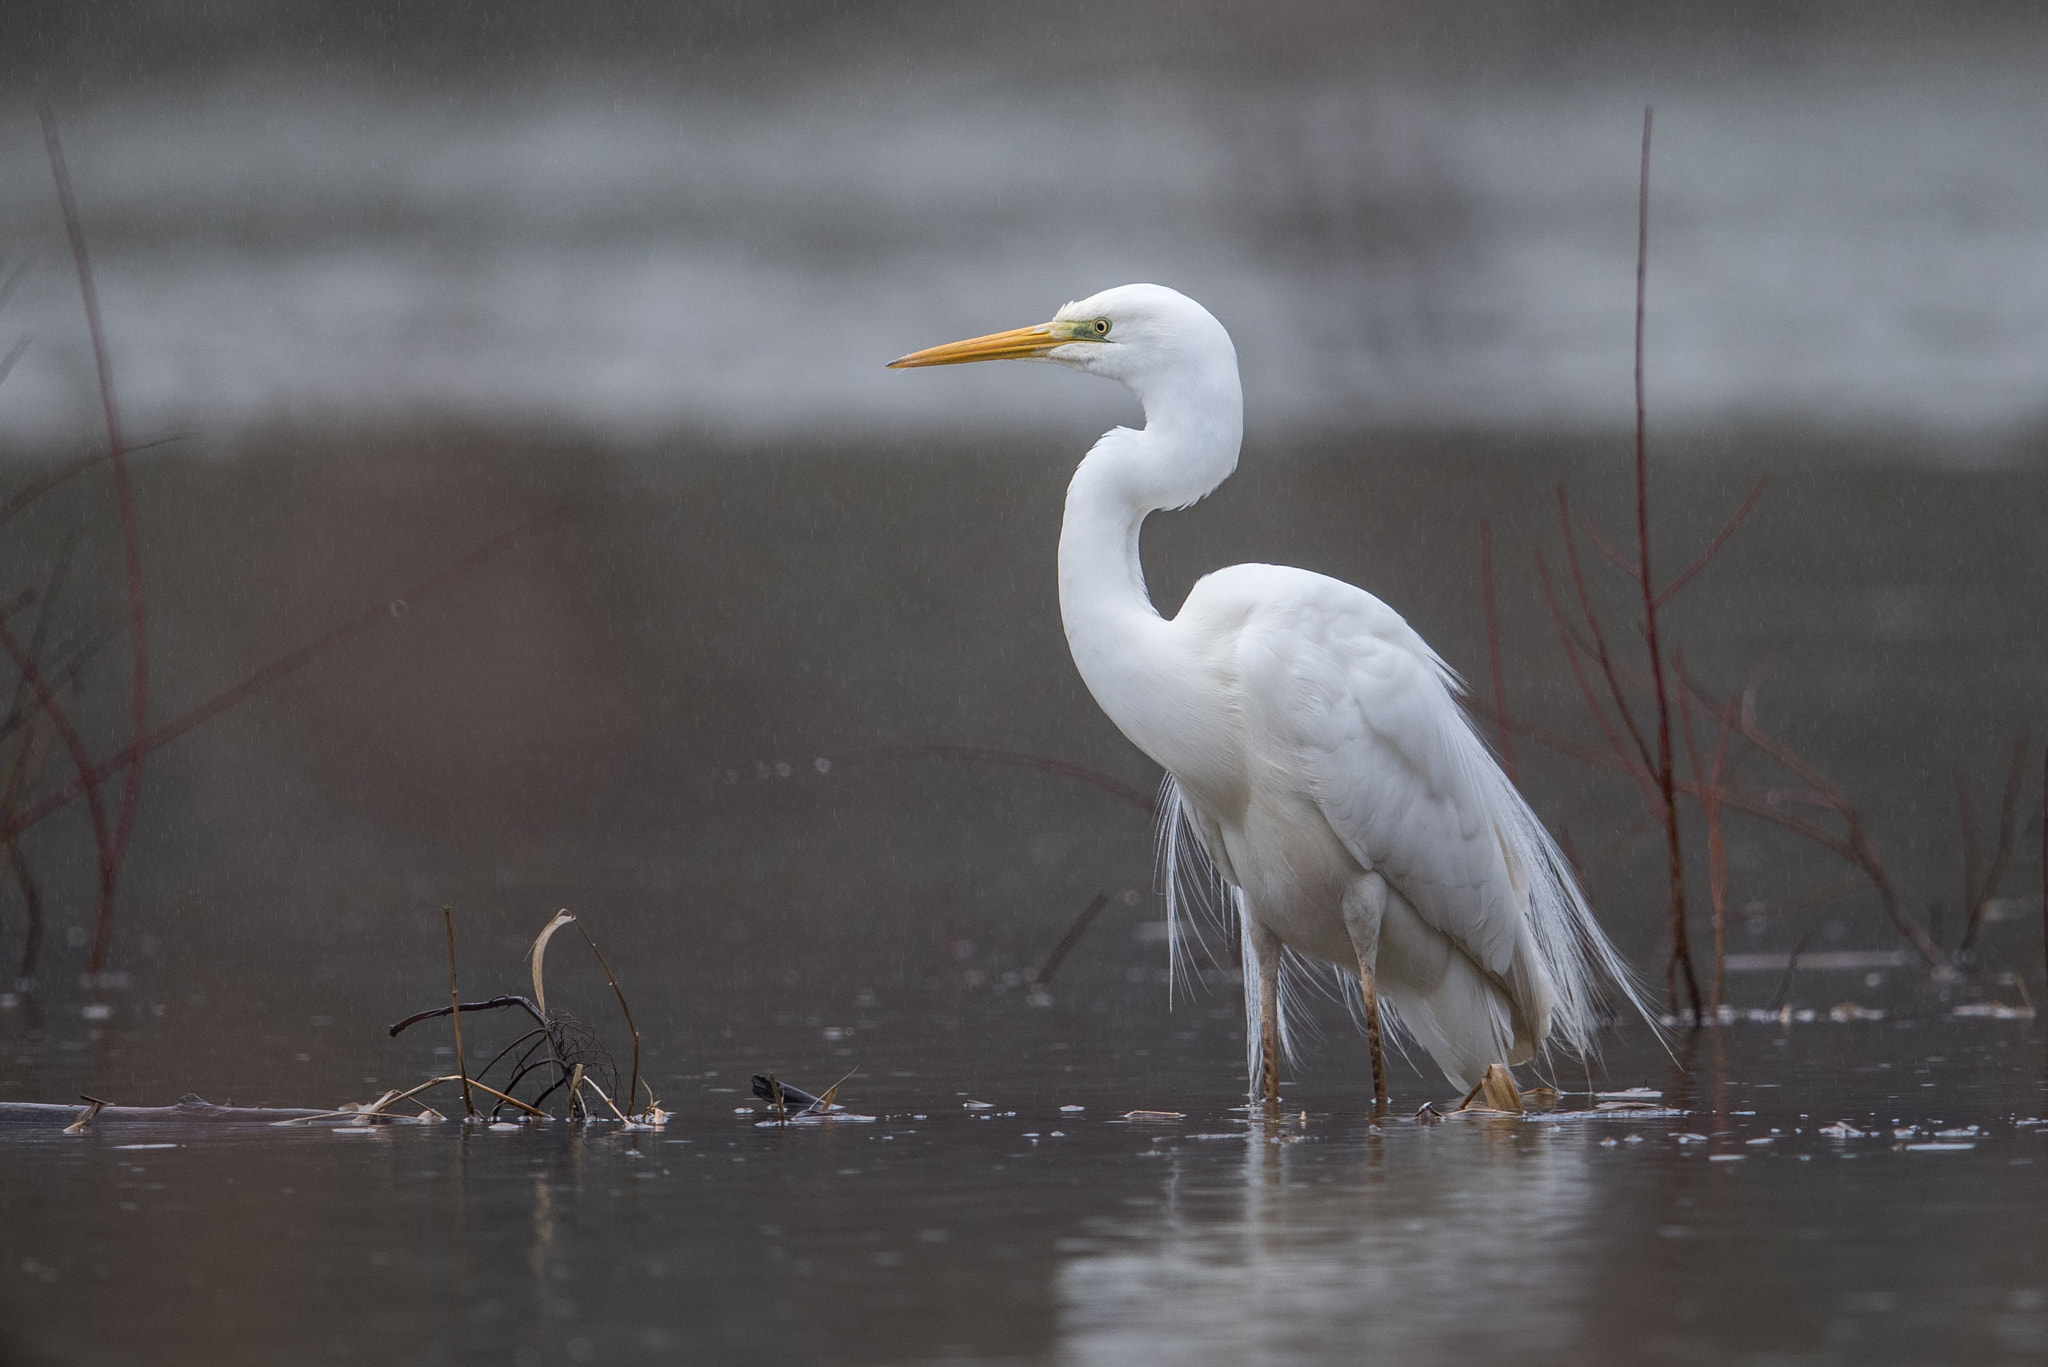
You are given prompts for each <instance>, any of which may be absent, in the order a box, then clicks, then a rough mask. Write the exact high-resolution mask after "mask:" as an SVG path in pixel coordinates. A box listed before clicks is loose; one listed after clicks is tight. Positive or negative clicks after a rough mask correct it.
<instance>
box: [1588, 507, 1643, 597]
mask: <svg viewBox="0 0 2048 1367" xmlns="http://www.w3.org/2000/svg"><path fill="white" fill-rule="evenodd" d="M1579 530H1580V531H1581V532H1582V533H1584V534H1585V537H1586V540H1588V541H1590V542H1592V543H1593V548H1594V549H1595V550H1597V551H1599V552H1600V554H1602V555H1604V556H1606V557H1607V559H1608V562H1609V563H1610V564H1612V565H1613V566H1614V567H1615V568H1616V569H1618V570H1620V571H1621V572H1622V573H1623V574H1625V575H1627V576H1628V577H1629V580H1630V582H1632V583H1637V584H1640V583H1641V582H1642V576H1643V572H1642V570H1641V569H1640V568H1638V567H1637V566H1635V565H1631V564H1629V563H1628V557H1626V556H1624V555H1623V554H1622V553H1621V552H1620V551H1618V550H1616V549H1615V548H1614V547H1613V546H1612V545H1610V544H1608V541H1607V538H1606V537H1604V536H1602V535H1600V529H1599V528H1597V527H1595V526H1594V525H1593V519H1592V518H1590V517H1582V518H1580V519H1579Z"/></svg>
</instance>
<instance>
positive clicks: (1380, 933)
mask: <svg viewBox="0 0 2048 1367" xmlns="http://www.w3.org/2000/svg"><path fill="white" fill-rule="evenodd" d="M992 360H1041V361H1051V362H1054V363H1055V364H1059V365H1064V366H1068V367H1071V368H1072V369H1075V370H1084V371H1087V372H1088V373H1090V374H1093V375H1102V376H1105V377H1107V378H1109V379H1112V380H1118V381H1121V382H1122V383H1123V384H1124V385H1125V386H1127V387H1128V388H1129V389H1130V390H1131V392H1132V393H1133V394H1135V395H1136V396H1137V399H1138V402H1139V403H1140V404H1141V405H1142V406H1143V408H1144V411H1145V426H1144V428H1143V430H1141V431H1133V430H1132V429H1130V428H1127V427H1117V428H1112V429H1111V430H1110V431H1109V432H1107V433H1105V434H1103V436H1102V438H1101V439H1100V440H1099V441H1097V442H1096V443H1095V446H1094V447H1093V449H1091V450H1090V451H1089V452H1088V454H1087V456H1086V457H1085V458H1083V460H1082V461H1081V464H1080V467H1079V468H1078V469H1077V470H1075V472H1074V478H1073V482H1072V483H1071V484H1070V485H1069V486H1068V488H1067V506H1066V515H1065V519H1064V521H1063V522H1062V524H1061V527H1060V549H1059V576H1060V615H1061V617H1062V619H1063V620H1064V621H1065V624H1066V630H1067V642H1068V645H1069V646H1070V647H1071V648H1072V650H1073V654H1074V663H1075V665H1076V666H1077V667H1078V668H1079V669H1080V672H1081V677H1082V679H1083V680H1084V681H1085V682H1086V683H1087V685H1088V688H1089V691H1090V692H1092V693H1093V694H1094V695H1095V700H1096V702H1098V703H1099V704H1100V705H1101V707H1102V710H1103V711H1104V712H1106V713H1107V714H1108V715H1109V718H1110V720H1111V721H1113V722H1115V723H1116V725H1117V727H1118V728H1119V729H1120V730H1122V731H1123V733H1124V734H1125V735H1126V736H1128V737H1130V739H1131V741H1132V743H1133V744H1135V745H1136V746H1137V747H1138V748H1139V749H1140V750H1143V751H1144V752H1145V753H1146V754H1148V755H1150V756H1151V757H1152V758H1153V759H1154V760H1156V761H1157V762H1158V763H1159V765H1160V766H1161V767H1162V768H1164V769H1165V770H1166V771H1167V774H1168V792H1167V816H1166V824H1165V826H1164V828H1163V829H1164V831H1165V835H1164V838H1165V839H1166V840H1168V841H1169V842H1171V841H1173V840H1174V839H1175V838H1176V837H1177V836H1178V835H1179V833H1180V831H1181V830H1182V829H1183V828H1182V825H1181V823H1182V821H1183V820H1184V821H1185V822H1186V825H1187V827H1189V828H1192V831H1193V832H1194V834H1195V836H1196V837H1197V839H1198V840H1199V842H1200V848H1201V850H1202V851H1203V852H1204V853H1205V854H1206V855H1207V857H1208V859H1209V860H1210V861H1211V862H1212V863H1213V865H1214V868H1215V871H1216V872H1217V873H1218V874H1220V875H1221V877H1222V879H1223V880H1224V882H1225V884H1226V885H1227V888H1228V890H1229V893H1228V896H1229V900H1230V902H1231V904H1232V905H1233V907H1234V909H1235V911H1236V915H1237V921H1238V928H1239V934H1240V937H1241V939H1242V942H1243V947H1244V973H1245V1003H1246V1017H1247V1020H1246V1036H1247V1052H1248V1055H1249V1057H1248V1063H1249V1067H1250V1071H1251V1082H1252V1087H1253V1089H1254V1091H1253V1094H1254V1096H1259V1095H1263V1097H1264V1099H1265V1101H1266V1103H1267V1105H1268V1107H1269V1108H1270V1107H1273V1106H1276V1105H1277V1104H1278V1101H1279V1095H1280V1058H1281V1054H1282V1051H1283V1048H1284V1047H1285V1044H1284V1042H1285V1041H1286V1039H1287V1037H1288V1033H1289V1032H1288V1031H1287V1029H1286V1024H1285V1019H1284V1008H1283V1003H1282V993H1281V990H1280V970H1281V962H1282V958H1283V954H1284V952H1285V951H1287V950H1292V951H1294V952H1296V953H1297V954H1299V955H1302V956H1305V957H1306V958H1308V959H1310V960H1321V961H1322V962H1324V963H1327V964H1332V965H1336V966H1337V967H1338V968H1339V969H1340V971H1342V972H1344V973H1355V974H1356V975H1357V977H1358V982H1359V985H1360V993H1361V996H1362V999H1363V1006H1364V1016H1365V1027H1366V1036H1367V1039H1368V1041H1369V1044H1370V1047H1371V1051H1372V1070H1373V1099H1374V1103H1375V1105H1376V1106H1377V1105H1379V1104H1382V1103H1384V1102H1385V1100H1386V1096H1387V1087H1386V1065H1385V1060H1384V1055H1383V1051H1382V1046H1381V1016H1382V1005H1383V1004H1384V1007H1385V1009H1386V1015H1387V1016H1388V1017H1390V1018H1391V1019H1390V1022H1389V1023H1390V1024H1394V1023H1398V1025H1399V1026H1400V1027H1401V1028H1403V1029H1405V1030H1406V1031H1407V1032H1408V1033H1409V1034H1410V1035H1411V1036H1412V1037H1413V1038H1414V1039H1415V1040H1416V1041H1417V1042H1418V1043H1419V1044H1420V1045H1421V1046H1422V1047H1423V1048H1424V1049H1425V1050H1427V1051H1428V1053H1429V1055H1430V1057H1431V1058H1433V1059H1435V1060H1436V1062H1437V1064H1438V1065H1439V1066H1441V1067H1442V1069H1443V1071H1444V1076H1445V1077H1446V1078H1448V1079H1449V1080H1450V1081H1451V1083H1452V1084H1453V1085H1455V1086H1457V1087H1458V1088H1460V1089H1461V1090H1462V1089H1468V1088H1472V1087H1475V1086H1476V1085H1477V1084H1478V1083H1479V1082H1480V1080H1481V1079H1482V1078H1483V1077H1484V1075H1485V1074H1486V1072H1487V1069H1488V1068H1489V1066H1491V1065H1493V1064H1496V1063H1498V1064H1507V1065H1512V1064H1517V1063H1522V1062H1525V1061H1526V1060H1528V1059H1529V1058H1531V1057H1533V1056H1534V1055H1535V1053H1536V1051H1537V1050H1538V1049H1539V1048H1541V1047H1543V1046H1544V1045H1545V1043H1546V1042H1547V1041H1549V1040H1551V1039H1553V1038H1555V1039H1557V1040H1560V1041H1561V1042H1562V1043H1563V1044H1564V1045H1565V1046H1566V1047H1567V1048H1569V1049H1571V1050H1573V1051H1575V1052H1581V1053H1583V1052H1584V1051H1586V1050H1587V1049H1589V1048H1590V1047H1591V1046H1592V1044H1593V1035H1594V1032H1595V1030H1596V1029H1597V1025H1598V1021H1597V1016H1596V1012H1597V1006H1598V999H1599V994H1600V980H1601V979H1602V978H1606V979H1608V980H1610V981H1612V982H1613V983H1614V984H1615V985H1616V986H1617V987H1618V988H1619V989H1620V990H1621V992H1622V993H1623V994H1624V995H1625V996H1627V997H1628V999H1629V1000H1630V1001H1631V1002H1632V1003H1633V1004H1635V1005H1636V1007H1637V1008H1638V1009H1641V1006H1642V1003H1641V1001H1640V999H1639V998H1638V997H1637V994H1636V993H1635V991H1634V989H1633V987H1632V986H1631V983H1630V978H1629V973H1628V970H1627V968H1626V966H1625V965H1624V964H1623V963H1622V962H1621V960H1620V958H1619V956H1617V955H1616V953H1615V951H1614V949H1613V947H1612V946H1611V945H1610V944H1609V943H1608V941H1607V938H1606V936H1604V935H1603V934H1602V933H1601V932H1600V928H1599V926H1598V925H1597V924H1596V923H1595V921H1594V920H1593V916H1592V913H1591V911H1590V910H1589V909H1588V908H1587V906H1586V902H1585V899H1584V897H1583V896H1582V895H1581V894H1580V892H1579V889H1578V886H1577V884H1576V882H1575V881H1574V880H1573V878H1572V875H1571V873H1570V871H1569V870H1568V868H1567V866H1566V864H1565V861H1564V859H1563V857H1562V856H1561V855H1560V854H1559V852H1558V849H1557V846H1556V845H1555V844H1554V843H1553V842H1552V841H1551V839H1550V836H1549V834H1548V833H1547V832H1546V831H1545V830H1544V829H1543V826H1542V824H1541V823H1540V822H1539V821H1538V820H1537V819H1536V816H1535V814H1534V813H1533V812H1531V811H1530V810H1529V805H1528V803H1526V802H1525V801H1523V799H1522V796H1521V794H1520V793H1518V792H1516V791H1515V788H1514V786H1513V784H1511V783H1510V782H1509V781H1508V778H1507V776H1506V775H1505V774H1503V773H1502V772H1501V770H1500V766H1499V765H1497V764H1496V763H1494V760H1493V757H1492V755H1491V754H1490V753H1489V752H1488V750H1487V748H1486V745H1485V743H1484V742H1483V741H1481V740H1480V738H1479V737H1478V735H1477V734H1475V733H1474V731H1473V729H1472V726H1471V723H1470V722H1469V720H1468V719H1467V717H1466V715H1465V712H1464V710H1463V709H1462V708H1461V707H1460V706H1459V704H1458V700H1457V694H1458V691H1459V684H1458V681H1457V678H1456V676H1455V675H1454V674H1453V673H1452V671H1451V670H1450V668H1449V666H1447V665H1446V664H1445V663H1444V662H1443V660H1442V659H1440V658H1439V657H1438V656H1437V654H1436V652H1435V651H1433V650H1431V649H1430V648H1429V646H1428V645H1427V644H1425V643H1424V642H1423V640H1422V638H1421V637H1420V636H1418V635H1417V634H1416V633H1415V631H1414V630H1413V629H1412V628H1411V627H1409V625H1408V624H1407V623H1406V622H1405V621H1403V620H1402V619H1401V617H1400V615H1399V614H1397V613H1396V612H1394V610H1393V609H1392V608H1389V607H1388V606H1387V605H1386V604H1384V603H1382V602H1381V601H1380V600H1379V599H1377V598H1375V597H1373V596H1372V595H1371V594H1369V593H1367V592H1365V591H1364V590H1363V589H1358V588H1354V587H1352V586H1351V585H1349V584H1346V583H1343V582H1341V581H1339V580H1336V579H1330V578H1327V577H1325V576H1323V575H1320V574H1312V573H1310V572H1308V571H1306V570H1298V569H1289V568H1285V567H1282V566H1277V565H1234V566H1232V567H1230V568H1229V569H1223V570H1218V571H1216V572H1215V573H1213V574H1210V575H1208V576H1206V577H1204V578H1203V579H1202V580H1201V581H1200V582H1199V583H1197V584H1196V585H1195V586H1194V588H1193V589H1192V590H1190V591H1189V593H1188V596H1187V600H1186V601H1185V602H1184V603H1183V604H1182V605H1181V610H1180V612H1179V614H1178V615H1177V616H1174V617H1171V618H1163V617H1161V616H1160V615H1159V613H1158V611H1157V610H1156V609H1155V608H1154V607H1153V606H1152V600H1151V597H1150V596H1149V594H1148V593H1147V592H1146V589H1145V575H1144V568H1143V565H1142V564H1141V563H1140V560H1139V555H1138V533H1139V529H1140V527H1141V526H1142V525H1143V523H1144V521H1145V518H1146V517H1147V516H1148V515H1150V514H1152V513H1154V512H1158V511H1160V510H1162V509H1175V508H1185V507H1187V506H1188V505H1189V504H1191V503H1194V502H1196V501H1197V500H1199V499H1201V498H1203V497H1204V496H1206V495H1207V494H1208V493H1209V492H1210V491H1212V490H1213V489H1215V488H1216V486H1217V485H1219V484H1221V483H1222V482H1223V481H1224V480H1225V479H1226V478H1228V477H1229V475H1230V473H1231V471H1233V470H1234V469H1236V468H1237V456H1238V447H1239V445H1240V444H1241V441H1242V438H1243V433H1244V398H1243V391H1242V389H1241V388H1240V386H1239V383H1238V375H1237V351H1236V348H1235V347H1233V346H1232V345H1231V341H1230V334H1229V333H1227V332H1225V331H1224V329H1223V325H1222V324H1221V323H1219V322H1217V321H1216V319H1215V318H1214V317H1213V316H1212V315H1211V314H1210V313H1209V311H1208V310H1207V309H1205V308H1203V307H1202V306H1201V305H1200V304H1197V303H1196V302H1195V301H1194V300H1192V299H1189V298H1188V297H1187V296H1185V295H1183V294H1180V293H1178V292H1176V291H1174V290H1170V289H1166V288H1164V287H1162V286H1159V285H1124V286H1121V287H1119V288H1116V289H1112V290H1105V291H1103V292H1102V293H1101V294H1097V295H1094V296H1092V297H1091V298H1087V299H1083V300H1080V301H1079V302H1078V303H1071V304H1068V305H1067V306H1066V307H1065V308H1063V309H1061V310H1060V311H1059V312H1058V313H1057V314H1055V315H1054V316H1053V319H1052V321H1051V322H1049V323H1040V324H1038V325H1037V326H1035V327H1027V328H1018V329H1016V330H1014V331H1011V332H998V333H994V334H991V335H990V336H986V337H975V338H972V339H969V340H967V341H964V342H953V343H950V344H948V345H946V346H939V347H932V348H930V349H929V350H926V351H919V352H915V353H913V354H912V355H909V356H905V357H902V358H901V359H899V360H896V361H892V362H890V366H891V368H909V367H912V366H934V365H954V364H959V363H962V362H967V361H992ZM1166 862H1167V864H1168V869H1169V879H1168V908H1169V913H1170V914H1172V913H1173V912H1174V911H1175V909H1176V905H1177V903H1178V902H1180V901H1181V900H1182V899H1184V898H1185V895H1186V894H1185V891H1184V890H1182V889H1180V888H1179V887H1178V886H1177V885H1178V882H1179V880H1180V878H1181V877H1182V870H1181V869H1180V868H1179V867H1178V865H1179V862H1180V861H1179V860H1178V859H1177V858H1174V857H1171V856H1169V858H1168V859H1167V861H1166Z"/></svg>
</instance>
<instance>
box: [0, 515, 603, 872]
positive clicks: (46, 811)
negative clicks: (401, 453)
mask: <svg viewBox="0 0 2048 1367" xmlns="http://www.w3.org/2000/svg"><path fill="white" fill-rule="evenodd" d="M567 517H568V514H567V512H566V511H564V510H563V509H560V508H556V509H553V510H551V511H549V512H546V513H543V514H541V515H540V516H539V517H536V518H534V519H533V520H531V521H529V522H524V523H521V524H520V525H519V526H517V527H514V528H513V529H512V530H511V531H509V532H505V533H502V534H501V535H498V536H495V537H493V538H491V540H489V541H486V542H485V543H484V544H483V545H481V546H479V547H477V548H476V549H475V550H473V551H471V552H470V553H469V554H468V555H465V556H463V557H462V558H461V559H460V560H457V561H455V562H454V563H453V564H450V565H446V566H443V567H442V568H441V569H439V570H436V571H435V572H434V573H433V574H431V575H429V576H428V577H427V578H425V579H423V580H421V581H420V582H419V583H418V584H416V585H414V586H413V587H412V588H409V589H407V590H406V591H405V592H403V593H401V594H399V595H398V596H397V597H396V598H395V599H384V600H382V601H380V602H378V603H376V604H375V605H374V606H372V607H368V608H365V609H364V610H363V611H362V612H360V613H358V614H356V615H355V616H354V617H352V618H350V619H349V620H348V621H346V622H343V623H342V624H341V625H340V626H337V627H335V628H334V629H333V630H332V631H329V632H328V633H327V634H326V635H324V636H321V637H319V638H317V639H315V640H313V641H310V642H308V643H307V644H305V645H303V646H300V647H299V648H298V649H297V650H294V651H291V652H289V653H288V654H284V655H280V656H278V657H277V658H276V659H275V660H272V661H271V662H270V663H269V664H267V665H264V666H263V667H262V668H261V669H259V670H257V671H256V672H255V673H253V674H251V675H249V676H248V677H247V678H245V679H243V680H242V681H241V682H240V683H238V684H235V685H234V686H233V687H231V688H226V689H223V690H221V691H220V692H219V693H216V694H214V695H213V696H212V697H211V698H209V699H207V700H206V701H205V702H203V703H201V704H199V706H197V707H195V708H193V709H192V710H191V711H189V712H186V713H184V714H183V715H182V716H179V717H178V718H176V719H175V720H173V721H171V722H168V723H166V724H165V725H163V726H160V727H158V728H157V729H156V730H155V731H153V732H151V733H150V734H149V735H147V736H145V737H143V738H142V739H141V740H140V741H137V742H135V743H134V744H131V745H129V746H128V747H127V748H126V749H125V750H122V751H120V752H119V753H117V754H114V755H110V756H108V757H107V758H106V759H105V760H102V761H101V762H100V764H99V765H98V766H97V767H93V768H87V769H85V770H84V771H82V772H81V773H80V774H79V775H78V777H76V778H74V779H72V780H71V782H69V783H67V784H65V785H64V786H63V787H62V788H59V789H58V790H57V791H56V792H54V793H51V794H49V795H48V796H47V797H44V798H42V799H41V800H40V801H38V802H36V803H34V804H33V805H31V806H28V807H25V808H23V809H22V810H21V812H20V813H19V814H18V815H16V816H14V817H13V818H11V819H10V820H8V821H6V822H5V823H4V824H0V842H4V841H7V840H11V839H12V838H13V837H14V836H16V835H18V834H19V833H20V832H22V831H25V830H27V829H28V828H29V827H30V826H33V825H35V824H36V823H37V822H38V821H41V820H42V819H43V818H44V817H47V816H49V815H50V814H51V813H53V812H56V811H58V810H59V809H61V808H63V807H65V806H66V805H68V804H69V803H71V802H73V801H74V800H76V799H77V797H78V795H79V794H80V793H83V792H86V791H88V790H89V789H90V788H91V787H92V786H93V785H94V784H97V783H99V782H100V781H101V780H103V779H105V778H107V777H108V776H110V775H112V774H114V773H116V772H117V771H119V770H120V769H121V767H122V766H123V765H132V764H134V763H135V762H136V761H137V760H139V759H140V758H141V757H142V756H144V755H146V754H148V753H150V752H151V751H153V750H157V749H160V748H161V747H163V746H165V745H168V744H170V743H171V742H172V741H174V740H176V739H177V738H178V737H180V736H182V735H184V734H185V733H186V732H187V731H190V730H191V729H192V728H193V727H195V726H198V725H200V724H202V723H204V722H208V721H211V720H213V719H214V718H215V717H217V716H219V715H220V714H221V713H223V712H225V711H227V710H228V709H229V708H231V707H233V706H235V705H236V704H237V703H239V702H241V701H243V700H244V699H246V698H247V697H249V696H250V695H251V694H253V693H255V692H257V691H259V690H260V689H263V688H267V687H269V686H270V685H271V684H273V683H276V682H277V681H278V680H279V679H281V678H283V677H284V676H285V675H287V674H290V673H293V672H294V671H296V670H299V669H303V668H304V667H305V666H306V665H308V664H311V663H312V662H313V660H315V659H316V658H318V657H319V656H320V655H323V654H325V653H326V652H327V651H329V650H331V649H333V648H334V647H335V646H337V645H340V644H341V643H342V642H343V641H346V640H348V639H349V638H350V637H353V636H359V635H361V634H362V633H363V632H365V631H367V630H369V629H370V628H371V627H373V626H376V625H378V624H379V623H381V622H387V621H390V620H391V619H392V617H393V615H394V614H393V613H392V611H391V605H392V604H393V603H394V602H402V603H417V602H419V601H420V600H421V599H423V598H425V597H427V596H428V595H429V594H431V593H433V592H434V591H436V590H437V589H440V588H443V587H445V586H446V585H447V584H448V583H449V582H450V581H451V580H453V579H455V578H456V577H458V576H459V575H460V574H461V573H462V572H463V571H465V570H469V569H473V568H475V567H476V566H478V565H481V564H483V563H485V562H486V561H489V560H493V559H496V558H497V557H498V556H500V555H503V554H504V553H505V552H506V551H509V550H511V549H512V548H513V547H514V546H517V545H518V544H519V543H521V542H523V541H526V540H528V539H529V538H531V537H533V536H536V535H538V534H539V533H540V532H542V531H545V530H547V529H549V528H551V527H553V526H554V525H556V524H558V523H560V522H562V521H565V520H566V519H567Z"/></svg>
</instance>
